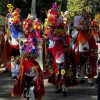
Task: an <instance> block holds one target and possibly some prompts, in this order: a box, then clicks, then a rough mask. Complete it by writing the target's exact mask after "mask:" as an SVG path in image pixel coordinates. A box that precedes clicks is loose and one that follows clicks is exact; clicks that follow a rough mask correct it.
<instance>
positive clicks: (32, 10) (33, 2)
mask: <svg viewBox="0 0 100 100" xmlns="http://www.w3.org/2000/svg"><path fill="white" fill-rule="evenodd" d="M31 15H32V16H35V15H36V0H32V4H31Z"/></svg>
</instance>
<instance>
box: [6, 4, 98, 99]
mask: <svg viewBox="0 0 100 100" xmlns="http://www.w3.org/2000/svg"><path fill="white" fill-rule="evenodd" d="M20 12H21V11H20V9H19V8H16V9H15V10H14V11H12V12H10V13H8V14H7V16H6V24H5V30H6V33H5V35H4V38H5V41H6V42H8V43H9V44H10V46H11V47H13V48H15V49H17V50H19V52H20V55H17V56H11V60H10V61H9V63H8V69H9V71H11V73H12V79H15V82H14V88H13V91H12V96H22V95H24V97H26V98H28V99H29V97H31V96H32V95H33V94H32V91H31V90H34V96H33V97H35V98H37V100H42V96H44V94H45V89H44V82H43V80H44V78H45V77H47V78H48V82H50V83H52V84H54V86H55V88H56V90H57V91H56V93H62V94H63V96H66V89H65V87H69V86H75V85H78V84H80V83H82V82H85V78H84V77H85V76H87V77H88V82H89V84H93V83H94V77H95V76H96V75H97V73H98V72H99V68H100V58H99V55H100V54H99V53H100V50H99V49H100V46H99V45H100V18H99V17H98V18H97V16H96V17H95V18H94V19H93V20H91V18H90V15H89V14H88V12H87V11H86V10H85V9H84V10H82V15H81V16H80V18H79V20H78V21H79V22H78V24H77V25H76V26H75V27H74V28H73V30H72V31H71V33H69V32H70V31H69V30H70V24H71V21H70V18H69V12H68V11H65V12H60V11H59V10H58V7H57V4H56V3H54V4H53V5H52V7H51V8H50V9H49V10H48V12H47V18H46V19H45V22H44V23H42V22H41V21H40V20H39V19H38V18H36V16H32V15H31V14H29V15H28V17H27V18H26V19H24V20H23V21H22V20H21V19H20ZM8 49H9V48H8ZM31 85H32V86H33V87H34V88H31V89H30V87H31ZM30 92H31V93H30ZM29 94H31V95H29ZM32 100H33V99H32Z"/></svg>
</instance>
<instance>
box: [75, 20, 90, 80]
mask: <svg viewBox="0 0 100 100" xmlns="http://www.w3.org/2000/svg"><path fill="white" fill-rule="evenodd" d="M88 33H89V26H88V25H86V21H85V20H84V18H81V19H80V21H79V25H78V36H77V39H76V42H75V48H74V50H75V51H77V52H76V58H77V61H76V62H77V66H78V65H79V71H80V72H79V71H78V72H79V76H80V80H79V81H80V82H84V75H85V74H84V71H85V64H86V63H87V61H88V53H89V43H88Z"/></svg>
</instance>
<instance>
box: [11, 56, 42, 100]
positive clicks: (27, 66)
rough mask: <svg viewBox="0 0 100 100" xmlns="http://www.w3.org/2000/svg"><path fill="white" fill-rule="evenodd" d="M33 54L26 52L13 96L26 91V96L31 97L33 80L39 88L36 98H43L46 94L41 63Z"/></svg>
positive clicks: (37, 88) (37, 99) (38, 99)
mask: <svg viewBox="0 0 100 100" xmlns="http://www.w3.org/2000/svg"><path fill="white" fill-rule="evenodd" d="M31 55H32V54H31ZM31 55H30V54H26V55H25V56H24V58H23V60H22V66H21V69H20V73H19V75H18V77H17V79H16V81H15V84H14V88H13V91H12V96H22V94H23V93H24V97H26V98H29V91H30V87H31V83H32V82H33V84H34V85H35V87H36V90H37V91H35V92H36V94H35V96H36V97H35V98H36V100H42V96H43V95H44V84H43V76H42V71H41V68H40V66H39V64H38V63H37V62H36V61H35V60H34V57H32V56H31ZM26 89H27V92H26ZM33 91H34V90H33ZM26 93H27V94H26Z"/></svg>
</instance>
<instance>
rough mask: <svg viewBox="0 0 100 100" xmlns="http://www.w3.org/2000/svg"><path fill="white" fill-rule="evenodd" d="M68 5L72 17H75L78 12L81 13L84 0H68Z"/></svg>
mask: <svg viewBox="0 0 100 100" xmlns="http://www.w3.org/2000/svg"><path fill="white" fill-rule="evenodd" d="M67 7H68V11H69V12H70V15H71V17H73V16H74V15H75V14H76V13H77V14H80V13H81V11H82V9H83V8H84V0H68V4H67Z"/></svg>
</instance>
